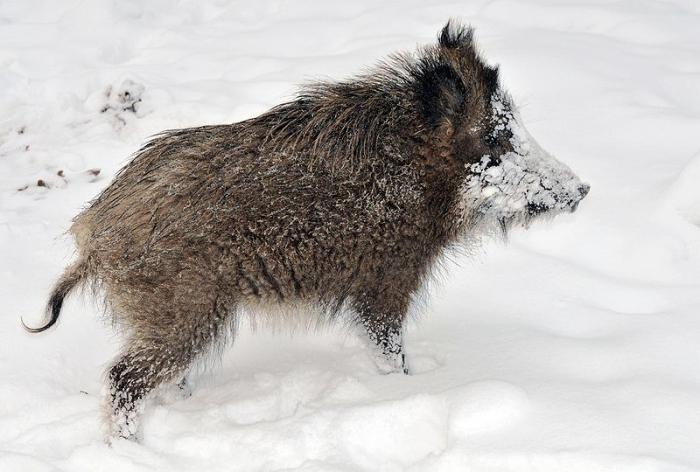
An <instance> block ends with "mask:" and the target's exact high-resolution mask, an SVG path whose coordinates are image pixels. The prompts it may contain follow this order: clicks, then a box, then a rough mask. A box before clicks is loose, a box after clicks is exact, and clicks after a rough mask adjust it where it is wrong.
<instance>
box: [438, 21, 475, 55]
mask: <svg viewBox="0 0 700 472" xmlns="http://www.w3.org/2000/svg"><path fill="white" fill-rule="evenodd" d="M473 42H474V29H473V28H472V27H470V26H464V25H462V24H460V23H459V22H457V21H455V20H452V19H450V20H449V21H448V22H447V24H446V25H445V26H443V28H442V30H441V31H440V34H439V35H438V44H439V45H440V46H441V47H443V48H446V49H458V48H465V47H468V48H472V47H473Z"/></svg>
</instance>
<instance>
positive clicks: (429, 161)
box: [28, 22, 589, 438]
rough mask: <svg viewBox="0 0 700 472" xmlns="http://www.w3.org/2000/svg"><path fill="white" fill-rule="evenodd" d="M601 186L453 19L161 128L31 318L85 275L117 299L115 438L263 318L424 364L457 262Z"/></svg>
mask: <svg viewBox="0 0 700 472" xmlns="http://www.w3.org/2000/svg"><path fill="white" fill-rule="evenodd" d="M588 191H589V186H588V185H586V184H583V183H582V182H581V181H580V180H579V179H578V178H577V177H576V175H575V174H574V173H573V172H572V171H571V170H570V169H569V168H568V167H566V166H565V165H564V164H562V163H560V162H559V161H557V160H556V159H554V158H553V157H552V156H551V155H549V154H548V153H547V152H545V151H544V150H542V148H540V147H539V146H538V145H537V143H536V142H535V141H534V139H533V138H532V137H531V136H530V135H529V134H528V132H527V131H526V130H525V128H524V126H523V124H522V122H521V119H520V117H519V115H518V113H517V110H516V108H515V105H514V103H513V101H512V100H511V98H510V97H509V96H508V94H507V93H506V92H505V91H504V90H503V88H502V87H501V85H500V83H499V74H498V70H497V68H495V67H491V66H489V65H487V64H486V63H485V62H484V60H483V59H482V57H481V55H480V53H479V52H478V50H477V47H476V45H475V42H474V38H473V31H472V29H471V28H467V27H464V26H460V25H458V24H455V23H454V22H448V23H447V25H446V26H445V27H444V28H443V29H442V30H441V32H440V33H439V35H438V41H437V44H436V45H432V46H428V47H423V48H420V49H418V51H417V52H416V53H402V54H396V55H393V56H391V57H390V58H389V59H388V60H386V61H384V62H381V63H379V65H377V66H376V67H375V68H374V69H372V70H371V71H370V72H368V73H365V74H362V75H358V76H356V77H354V78H352V79H349V80H345V81H340V82H320V83H315V84H312V85H308V86H305V87H304V88H302V89H301V91H300V92H299V93H298V95H297V96H296V98H295V99H293V100H292V101H290V102H287V103H283V104H281V105H278V106H276V107H274V108H272V109H271V110H269V111H268V112H266V113H264V114H262V115H260V116H258V117H256V118H251V119H249V120H246V121H242V122H238V123H233V124H226V125H215V126H202V127H197V128H187V129H181V130H174V131H165V132H163V133H162V134H160V135H158V136H156V137H154V138H153V139H152V140H151V141H149V142H148V143H147V144H146V145H145V146H144V147H143V148H142V149H141V150H139V151H138V152H137V153H136V155H135V156H134V158H133V160H131V162H130V163H129V164H128V165H126V167H124V168H123V169H122V170H121V171H120V172H119V173H118V174H117V176H116V177H115V178H114V181H113V182H112V183H111V184H110V185H109V186H108V187H107V188H106V189H105V190H104V191H103V192H102V193H101V194H100V195H99V196H98V197H97V198H96V199H95V200H94V201H92V202H91V203H90V205H89V206H88V207H87V209H85V210H84V211H83V212H82V213H81V214H80V215H78V216H77V217H76V219H75V221H74V224H73V225H72V227H71V232H72V234H73V235H74V237H75V242H76V245H77V252H78V257H77V260H76V262H75V263H73V264H72V265H71V266H70V267H68V269H67V270H66V271H65V273H64V274H63V276H62V277H61V278H60V280H59V281H58V283H57V285H56V287H55V288H54V290H53V293H52V294H51V296H50V300H49V303H48V309H47V316H48V321H47V322H46V324H45V325H44V326H42V327H39V328H34V329H31V328H28V329H30V331H43V330H45V329H47V328H49V327H50V326H52V325H53V324H54V323H55V322H56V320H57V319H58V316H59V313H60V311H61V306H62V303H63V300H64V298H65V297H66V295H67V294H68V293H69V292H70V291H71V290H72V289H73V288H74V287H76V286H77V285H78V284H81V283H84V282H89V283H91V284H93V285H94V286H96V287H98V288H99V289H100V290H101V291H102V292H103V293H104V297H105V300H106V302H107V305H108V307H109V309H110V313H112V316H113V317H114V321H115V324H116V325H117V326H118V327H119V328H120V329H121V330H122V331H123V333H124V337H125V342H124V347H123V351H122V353H121V355H120V356H119V357H118V358H117V359H116V360H115V362H114V363H113V365H112V366H111V367H110V369H109V371H108V382H109V389H108V392H109V393H108V394H107V397H106V404H107V410H108V415H107V416H108V421H107V423H108V427H109V431H110V435H111V436H112V437H126V438H133V437H135V435H136V432H137V419H138V414H139V411H140V410H141V409H142V408H143V402H144V400H145V399H146V398H147V396H148V394H149V393H150V392H152V391H153V390H154V389H156V388H157V387H159V386H161V385H163V384H166V383H171V382H178V381H180V380H181V379H182V378H183V376H184V375H185V373H186V372H187V369H188V367H189V366H190V365H191V364H192V363H193V361H195V360H197V359H198V358H201V357H202V356H203V355H204V354H205V353H207V352H209V351H210V350H211V347H212V346H215V345H217V344H218V343H221V341H222V340H223V339H226V338H230V336H231V334H233V333H234V332H235V327H236V324H237V320H238V319H239V317H240V315H241V313H243V312H246V311H251V310H252V311H256V312H260V311H266V312H268V313H271V314H277V315H270V316H279V317H281V318H284V317H285V315H284V313H291V312H294V311H295V310H297V309H300V308H301V307H307V306H314V307H316V308H317V312H318V313H319V314H318V316H319V318H320V319H324V320H334V319H338V318H343V319H344V320H345V321H346V322H347V321H348V320H350V321H351V322H353V323H356V324H357V326H360V327H362V328H364V330H365V331H366V333H367V336H368V337H369V339H370V340H371V341H372V343H374V345H376V348H377V352H378V353H380V356H379V357H380V358H381V359H382V361H381V368H382V369H383V370H384V371H390V372H391V371H397V372H406V373H407V372H408V370H407V366H406V362H405V358H404V349H403V345H404V343H403V339H402V331H403V326H404V322H405V320H406V314H407V310H408V308H409V306H410V305H411V303H412V301H413V300H414V298H415V297H416V294H417V292H418V291H419V289H420V288H421V286H422V284H423V283H424V281H425V280H426V278H428V277H429V276H430V274H431V270H432V268H433V267H434V265H435V263H436V261H438V260H439V258H440V257H441V255H442V254H444V253H445V251H447V250H449V249H450V248H451V247H454V246H455V245H458V244H460V243H463V242H464V241H467V242H472V243H473V242H474V241H478V240H479V238H482V237H483V236H484V235H489V234H491V233H493V232H502V231H507V230H508V229H509V228H511V227H514V226H527V225H528V224H529V223H530V222H531V221H532V220H533V219H536V218H537V217H539V216H541V215H552V214H556V213H559V212H571V211H573V210H575V209H576V207H577V205H578V204H579V202H580V201H581V200H582V199H583V198H584V197H585V196H586V194H587V193H588ZM282 321H284V320H282Z"/></svg>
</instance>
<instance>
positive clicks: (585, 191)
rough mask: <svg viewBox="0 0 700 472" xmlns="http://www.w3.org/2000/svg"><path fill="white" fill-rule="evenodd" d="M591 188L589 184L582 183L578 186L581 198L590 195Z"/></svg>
mask: <svg viewBox="0 0 700 472" xmlns="http://www.w3.org/2000/svg"><path fill="white" fill-rule="evenodd" d="M590 190H591V186H590V185H588V184H581V185H579V186H578V192H579V193H580V194H581V198H583V197H585V196H586V195H588V192H589V191H590Z"/></svg>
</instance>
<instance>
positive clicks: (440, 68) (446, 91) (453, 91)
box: [417, 64, 467, 127]
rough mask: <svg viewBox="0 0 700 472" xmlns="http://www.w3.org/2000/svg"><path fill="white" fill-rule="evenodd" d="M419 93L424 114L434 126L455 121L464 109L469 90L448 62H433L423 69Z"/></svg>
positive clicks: (419, 79) (419, 81) (419, 80)
mask: <svg viewBox="0 0 700 472" xmlns="http://www.w3.org/2000/svg"><path fill="white" fill-rule="evenodd" d="M417 86H418V89H417V94H418V99H419V101H420V104H421V107H422V111H423V116H425V118H426V120H427V122H428V123H429V124H430V126H432V127H438V126H440V125H441V124H443V122H444V121H445V120H447V121H454V120H455V118H456V117H458V116H459V115H460V113H461V112H462V110H464V102H465V100H466V99H467V90H466V88H465V86H464V82H463V81H462V78H461V77H460V76H459V74H458V73H457V71H455V70H454V68H453V67H452V66H450V65H448V64H432V66H429V67H426V68H424V69H423V70H422V71H421V74H420V75H419V77H418V81H417Z"/></svg>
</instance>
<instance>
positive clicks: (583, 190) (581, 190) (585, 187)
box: [570, 184, 591, 213]
mask: <svg viewBox="0 0 700 472" xmlns="http://www.w3.org/2000/svg"><path fill="white" fill-rule="evenodd" d="M577 190H578V196H577V198H575V199H572V200H571V206H570V208H571V213H573V212H575V211H576V209H577V208H578V204H579V203H581V200H583V199H584V198H586V195H588V192H590V191H591V186H590V185H589V184H581V185H579V186H578V188H577Z"/></svg>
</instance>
